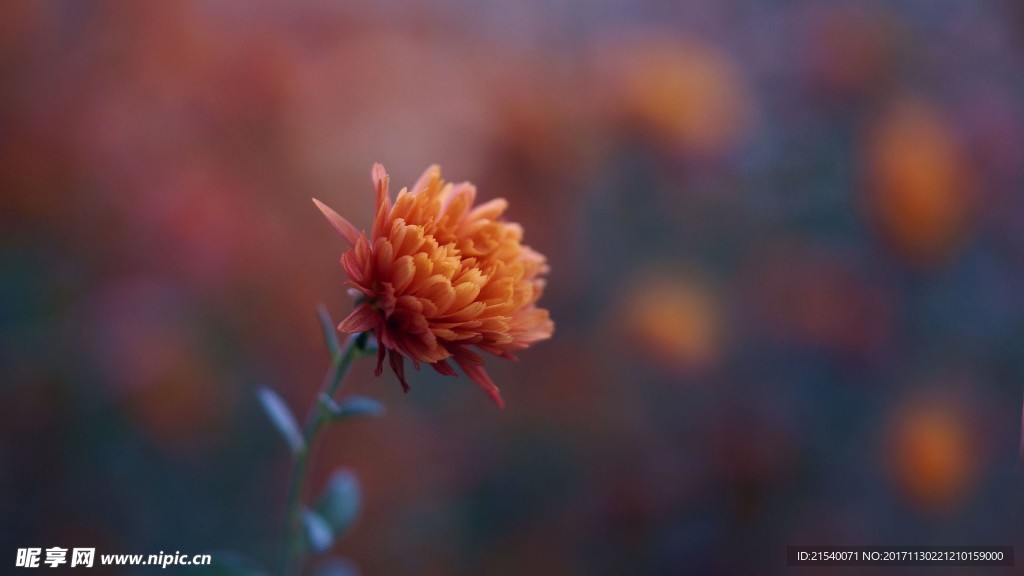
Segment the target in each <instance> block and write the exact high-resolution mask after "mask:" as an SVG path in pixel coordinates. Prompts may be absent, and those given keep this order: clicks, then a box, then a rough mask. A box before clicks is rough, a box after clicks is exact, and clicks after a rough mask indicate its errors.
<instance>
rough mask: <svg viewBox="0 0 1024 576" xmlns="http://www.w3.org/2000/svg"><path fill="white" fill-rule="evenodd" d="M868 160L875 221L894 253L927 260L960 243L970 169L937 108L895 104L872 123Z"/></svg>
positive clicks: (966, 213)
mask: <svg viewBox="0 0 1024 576" xmlns="http://www.w3.org/2000/svg"><path fill="white" fill-rule="evenodd" d="M867 162H868V178H869V180H870V188H871V190H870V199H869V204H870V210H871V214H872V217H873V220H874V221H875V222H876V223H877V225H878V226H879V228H880V230H881V232H882V234H883V235H884V236H885V238H886V239H887V240H888V241H889V242H890V243H891V244H892V246H893V247H894V248H895V249H896V250H897V251H899V252H900V253H901V254H903V255H904V256H905V257H908V258H910V259H913V260H917V261H920V262H925V263H929V262H934V261H937V260H941V259H942V258H943V257H945V256H947V255H948V254H949V253H950V252H951V251H952V250H953V249H954V248H956V247H957V246H958V245H959V244H960V242H961V241H962V239H963V237H964V234H965V232H966V229H967V226H968V221H969V197H968V190H969V187H968V180H969V178H968V168H967V166H966V162H965V158H964V156H963V154H962V152H961V150H960V147H959V143H958V141H957V139H956V137H955V136H954V134H953V131H952V129H951V127H950V126H949V125H948V124H947V123H946V121H945V119H944V118H943V117H942V116H941V115H940V114H939V112H938V111H937V110H935V109H934V108H932V107H931V106H930V105H928V104H927V103H924V102H921V101H917V100H908V101H904V102H901V103H899V104H897V105H896V106H894V107H893V108H892V109H891V110H890V112H889V113H888V114H886V115H884V116H883V117H882V118H881V119H880V120H879V121H878V122H877V124H876V126H875V129H874V131H873V133H872V136H871V138H870V141H869V150H868V157H867Z"/></svg>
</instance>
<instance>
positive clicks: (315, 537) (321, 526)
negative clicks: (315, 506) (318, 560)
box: [302, 509, 334, 552]
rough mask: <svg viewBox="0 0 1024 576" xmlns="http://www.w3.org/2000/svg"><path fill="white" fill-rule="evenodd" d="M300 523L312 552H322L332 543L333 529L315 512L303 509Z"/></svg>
mask: <svg viewBox="0 0 1024 576" xmlns="http://www.w3.org/2000/svg"><path fill="white" fill-rule="evenodd" d="M302 524H303V526H304V527H305V529H306V545H307V546H309V549H310V550H312V551H313V552H324V551H326V550H327V549H328V548H330V547H331V544H333V543H334V531H333V530H331V526H330V525H329V524H328V523H327V521H326V520H324V518H323V517H322V516H320V515H319V514H317V513H316V512H313V511H312V510H309V509H303V510H302Z"/></svg>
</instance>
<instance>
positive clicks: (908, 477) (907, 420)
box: [890, 403, 978, 509]
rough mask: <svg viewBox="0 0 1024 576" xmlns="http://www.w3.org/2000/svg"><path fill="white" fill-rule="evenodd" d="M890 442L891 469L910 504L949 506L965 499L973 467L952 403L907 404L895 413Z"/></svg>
mask: <svg viewBox="0 0 1024 576" xmlns="http://www.w3.org/2000/svg"><path fill="white" fill-rule="evenodd" d="M891 440H892V451H891V453H890V458H891V466H892V472H893V474H894V476H895V480H896V482H897V484H898V486H899V488H900V489H901V491H902V492H903V493H904V495H905V496H906V497H907V498H908V500H910V502H911V503H913V504H915V505H917V506H919V507H921V508H926V509H948V508H951V507H954V506H956V505H957V504H959V503H960V502H962V501H963V500H964V499H965V497H966V496H967V495H968V493H969V491H970V489H971V487H972V486H973V484H974V479H975V476H976V473H977V468H978V466H977V461H976V458H975V453H976V451H975V448H974V446H973V444H974V443H973V437H972V434H971V432H970V426H969V422H968V419H967V418H966V415H965V414H964V413H963V412H962V411H961V410H959V409H958V408H957V407H956V406H954V405H952V404H951V403H931V404H923V405H918V406H911V407H909V408H908V409H906V410H905V411H903V412H902V413H901V414H900V415H899V417H898V420H897V422H896V423H895V425H894V427H893V430H892V435H891Z"/></svg>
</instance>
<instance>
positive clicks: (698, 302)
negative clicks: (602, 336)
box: [622, 276, 720, 369]
mask: <svg viewBox="0 0 1024 576" xmlns="http://www.w3.org/2000/svg"><path fill="white" fill-rule="evenodd" d="M622 315H623V320H622V322H623V325H624V328H625V332H626V334H627V337H628V338H627V339H628V341H629V342H630V343H631V344H632V345H633V346H635V347H637V348H638V349H639V351H640V352H641V354H643V355H644V356H645V357H647V358H648V359H650V360H652V361H654V362H655V363H657V364H658V365H660V366H662V367H663V368H669V369H694V368H705V367H708V366H710V365H712V364H714V362H715V361H716V360H717V358H718V354H719V341H720V338H719V328H720V323H719V314H718V307H717V303H716V302H715V300H714V298H713V295H712V294H711V292H710V291H709V290H707V289H706V288H705V287H704V286H703V285H702V284H700V283H699V282H695V281H692V280H687V279H682V278H674V277H671V276H655V277H652V278H650V279H649V280H647V281H642V282H638V283H637V285H636V287H635V288H633V289H632V290H631V291H630V293H629V294H628V295H627V296H626V300H625V302H624V304H623V309H622Z"/></svg>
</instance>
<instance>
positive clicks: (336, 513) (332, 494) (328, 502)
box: [316, 468, 360, 536]
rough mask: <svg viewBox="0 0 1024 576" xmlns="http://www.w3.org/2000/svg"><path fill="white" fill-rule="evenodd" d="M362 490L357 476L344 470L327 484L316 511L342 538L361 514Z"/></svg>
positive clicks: (337, 473) (338, 472)
mask: <svg viewBox="0 0 1024 576" xmlns="http://www.w3.org/2000/svg"><path fill="white" fill-rule="evenodd" d="M359 506H360V488H359V480H358V479H357V478H356V476H355V474H353V473H352V472H350V471H349V470H346V469H344V468H342V469H339V470H338V471H336V472H335V473H334V474H333V475H332V476H331V479H330V481H329V482H328V484H327V488H326V489H325V490H324V493H323V495H322V496H320V501H319V502H318V503H317V505H316V511H317V512H318V513H319V514H320V516H321V517H323V519H324V520H326V521H327V523H328V524H329V525H330V527H331V530H332V531H333V533H334V535H335V536H341V535H342V534H343V533H344V532H345V530H347V529H348V528H349V526H351V525H352V522H354V521H355V519H356V516H357V515H358V514H359Z"/></svg>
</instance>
